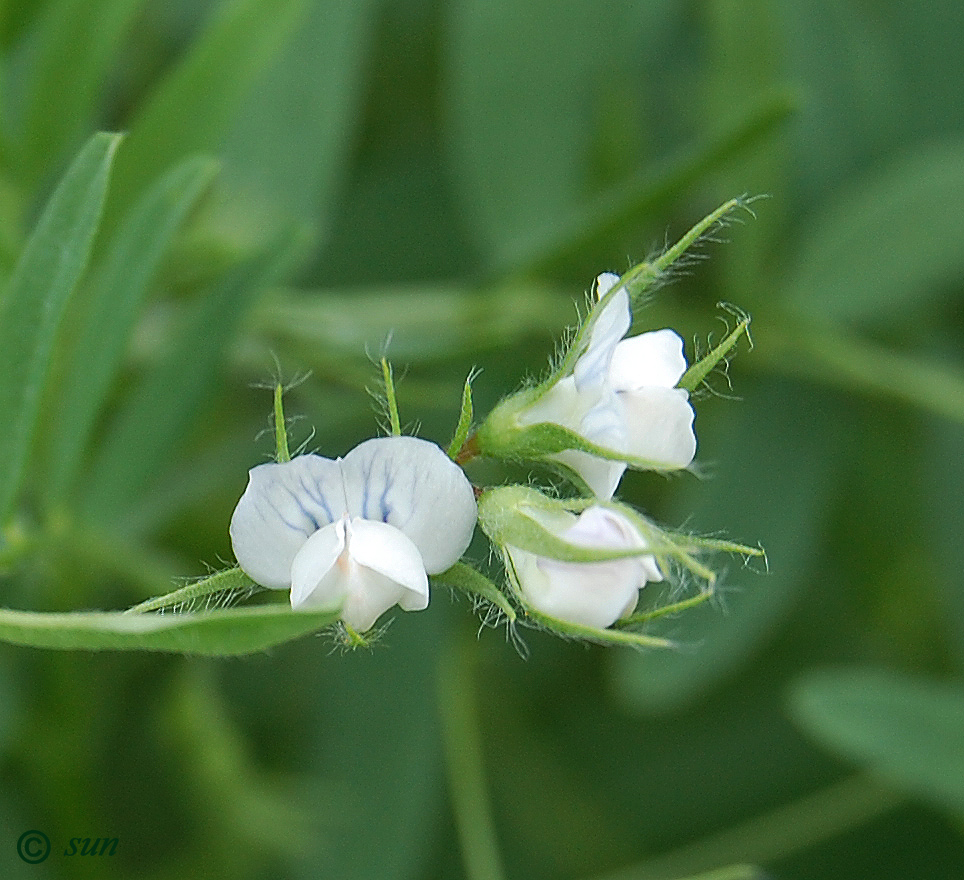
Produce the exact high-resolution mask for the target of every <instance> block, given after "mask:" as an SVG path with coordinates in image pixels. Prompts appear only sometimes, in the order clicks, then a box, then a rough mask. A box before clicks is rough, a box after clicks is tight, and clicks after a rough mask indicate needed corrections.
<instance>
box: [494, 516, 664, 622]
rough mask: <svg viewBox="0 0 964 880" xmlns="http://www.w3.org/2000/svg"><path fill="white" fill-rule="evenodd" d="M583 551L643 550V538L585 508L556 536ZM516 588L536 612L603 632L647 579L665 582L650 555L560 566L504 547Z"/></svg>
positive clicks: (628, 608) (616, 519)
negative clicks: (601, 629)
mask: <svg viewBox="0 0 964 880" xmlns="http://www.w3.org/2000/svg"><path fill="white" fill-rule="evenodd" d="M559 536H560V537H561V538H563V539H565V540H566V541H568V542H570V543H572V544H575V545H577V546H582V547H600V548H612V549H616V550H619V549H645V548H646V546H647V545H646V542H645V540H644V538H643V536H642V535H640V534H639V532H638V531H637V530H636V528H635V527H634V526H633V525H632V523H630V522H629V521H628V520H627V519H626V518H625V517H623V516H621V515H620V514H618V513H616V512H615V511H612V510H607V509H605V508H602V507H589V508H587V509H586V510H584V511H583V512H582V513H581V514H580V515H579V516H578V517H577V518H576V517H574V518H573V522H572V525H570V526H569V527H568V528H566V529H564V530H563V531H562V532H561V533H560V535H559ZM506 550H507V551H508V553H509V557H510V559H511V561H512V567H513V570H514V572H515V578H516V582H517V586H518V587H519V590H520V591H521V593H522V595H523V596H524V597H525V599H526V600H527V601H528V602H529V603H530V604H531V605H532V606H533V607H534V608H536V609H537V610H539V611H541V612H543V613H544V614H547V615H549V616H550V617H555V618H558V619H559V620H565V621H569V622H570V623H581V624H584V625H586V626H595V627H600V628H605V627H607V626H611V625H612V624H613V623H615V622H616V621H617V620H619V618H620V617H623V616H625V615H626V614H629V613H630V612H632V610H633V609H634V608H635V607H636V602H637V601H638V598H639V589H640V588H641V587H643V586H644V585H645V584H646V581H647V580H653V581H659V580H662V579H663V576H662V574H661V573H660V571H659V568H658V566H657V565H656V561H655V559H654V558H653V557H652V556H641V557H628V558H625V559H613V560H609V561H605V562H561V561H559V560H555V559H548V558H546V557H540V556H536V555H535V554H533V553H529V552H528V551H525V550H520V549H519V548H518V547H507V548H506Z"/></svg>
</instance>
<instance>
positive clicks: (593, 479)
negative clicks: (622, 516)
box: [550, 449, 626, 500]
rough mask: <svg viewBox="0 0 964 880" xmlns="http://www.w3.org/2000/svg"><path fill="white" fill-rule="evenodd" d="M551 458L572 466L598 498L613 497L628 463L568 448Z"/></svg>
mask: <svg viewBox="0 0 964 880" xmlns="http://www.w3.org/2000/svg"><path fill="white" fill-rule="evenodd" d="M550 458H553V459H555V460H556V461H559V462H561V463H562V464H564V465H566V467H569V468H572V470H574V471H575V472H576V473H577V474H579V476H580V477H581V478H582V481H583V482H584V483H585V484H586V485H587V486H588V487H589V488H590V489H591V490H592V493H593V495H595V496H596V497H597V498H605V499H607V500H608V499H609V498H612V497H613V493H614V492H615V491H616V487H617V486H618V485H619V481H620V480H621V479H622V477H623V473H624V472H625V471H626V464H625V462H622V461H611V460H610V459H607V458H597V457H596V456H595V455H590V454H589V453H588V452H583V451H581V450H579V449H566V450H564V451H563V452H559V453H556V454H555V455H552V456H550Z"/></svg>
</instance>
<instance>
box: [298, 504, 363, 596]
mask: <svg viewBox="0 0 964 880" xmlns="http://www.w3.org/2000/svg"><path fill="white" fill-rule="evenodd" d="M347 522H348V518H347V517H345V516H343V517H342V518H341V519H339V520H336V521H335V522H333V523H331V524H329V525H327V526H325V527H324V528H322V529H319V530H318V531H317V532H315V533H314V534H313V535H312V536H311V537H310V538H309V539H308V540H307V541H305V543H304V544H303V545H302V547H301V549H300V550H299V551H298V553H297V555H296V556H295V558H294V561H293V562H292V564H291V607H292V608H337V607H338V606H339V605H342V604H343V603H344V601H345V598H346V597H347V595H348V580H349V578H348V575H349V572H348V560H347V556H346V548H347V546H348V535H347V530H346V527H347Z"/></svg>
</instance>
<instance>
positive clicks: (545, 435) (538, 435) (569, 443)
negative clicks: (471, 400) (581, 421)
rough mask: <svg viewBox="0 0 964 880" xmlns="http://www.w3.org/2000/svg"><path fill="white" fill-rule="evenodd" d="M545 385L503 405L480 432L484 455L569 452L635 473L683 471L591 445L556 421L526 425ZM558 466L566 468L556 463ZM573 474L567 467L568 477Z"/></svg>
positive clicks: (540, 456)
mask: <svg viewBox="0 0 964 880" xmlns="http://www.w3.org/2000/svg"><path fill="white" fill-rule="evenodd" d="M545 390H546V389H544V387H543V386H539V387H536V388H526V389H524V390H522V391H518V392H516V393H515V394H512V395H510V396H509V397H507V398H505V399H504V400H503V401H502V402H501V403H499V404H498V405H497V406H496V407H495V408H494V409H493V410H492V412H491V413H489V415H488V417H487V418H486V420H485V421H484V422H483V423H482V424H481V425H480V426H479V429H478V431H477V433H476V437H475V440H476V444H477V445H478V449H479V452H480V453H481V454H482V455H487V456H489V457H490V458H499V459H508V460H529V461H537V460H539V459H543V458H547V457H548V456H551V455H555V454H556V453H559V452H564V451H565V450H567V449H576V450H579V451H580V452H587V453H589V454H590V455H594V456H596V457H597V458H604V459H607V460H608V461H622V462H625V463H626V465H628V466H629V467H630V468H633V469H634V470H651V471H668V470H679V467H678V466H676V465H668V464H666V463H665V462H657V461H652V460H650V459H646V458H639V457H637V456H633V455H629V454H627V453H626V452H622V451H620V450H618V449H609V448H607V447H605V446H599V445H598V444H596V443H591V442H589V441H588V440H587V439H586V438H585V437H583V436H581V435H580V434H577V433H576V432H575V431H571V430H570V429H569V428H565V427H563V426H562V425H558V424H556V423H555V422H538V423H536V424H534V425H523V424H521V423H520V420H519V417H520V416H521V415H522V414H523V413H524V412H525V410H527V409H528V408H530V407H531V406H532V405H533V404H535V403H536V401H537V400H538V399H539V398H540V397H541V396H542V395H543V394H544V393H545ZM554 465H562V466H564V465H563V463H562V462H555V463H554ZM570 473H572V471H571V469H570V468H568V467H567V468H566V474H567V476H568V475H569V474H570ZM574 482H575V483H576V485H577V486H580V488H581V487H582V486H583V485H584V484H583V483H582V481H581V480H579V478H578V475H576V480H574Z"/></svg>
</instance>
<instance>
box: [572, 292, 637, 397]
mask: <svg viewBox="0 0 964 880" xmlns="http://www.w3.org/2000/svg"><path fill="white" fill-rule="evenodd" d="M596 308H598V309H600V311H599V314H598V315H594V316H592V318H591V320H592V321H593V323H592V326H591V328H590V331H589V344H588V345H587V346H586V349H585V351H583V353H582V354H581V355H579V358H578V359H577V360H576V365H575V367H573V371H572V376H573V379H574V380H575V383H576V388H577V389H578V390H579V391H580V392H581V391H583V390H584V389H586V388H593V387H596V386H599V385H602V384H603V383H604V382H605V381H606V378H607V376H608V374H609V364H610V362H611V361H612V358H613V352H614V351H615V350H616V345H617V344H618V343H619V341H620V340H621V339H622V338H623V336H625V335H626V331H627V330H629V327H630V325H631V324H632V322H633V316H632V311H631V310H630V307H629V294H628V293H627V292H626V289H625V288H621V289H619V290H617V291H616V292H615V293H613V294H612V295H611V296H610V298H609V299H608V300H607V301H606V302H605V303H603V304H602V305H600V306H597V307H596Z"/></svg>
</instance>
